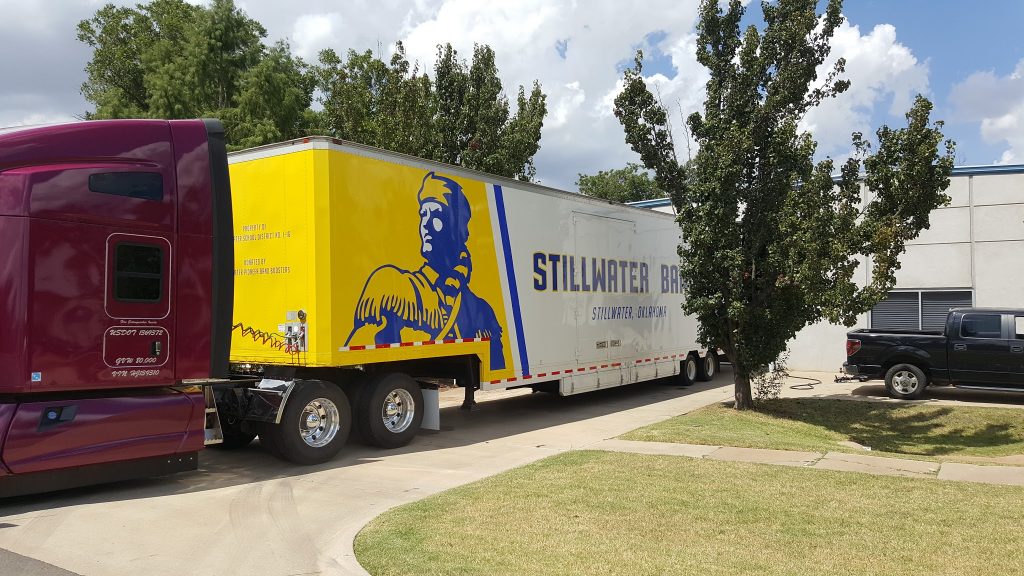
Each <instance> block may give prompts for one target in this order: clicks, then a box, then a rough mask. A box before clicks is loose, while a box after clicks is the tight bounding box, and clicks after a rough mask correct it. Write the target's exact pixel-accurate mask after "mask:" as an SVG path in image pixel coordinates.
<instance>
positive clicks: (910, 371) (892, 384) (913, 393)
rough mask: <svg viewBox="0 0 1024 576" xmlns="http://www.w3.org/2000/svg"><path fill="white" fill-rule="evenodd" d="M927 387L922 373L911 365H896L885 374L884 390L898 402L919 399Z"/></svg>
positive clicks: (926, 381) (926, 378) (926, 379)
mask: <svg viewBox="0 0 1024 576" xmlns="http://www.w3.org/2000/svg"><path fill="white" fill-rule="evenodd" d="M927 385H928V377H927V376H926V375H925V373H924V371H923V370H921V369H920V368H918V367H917V366H914V365H913V364H896V365H895V366H893V367H892V368H889V370H888V371H887V372H886V373H885V389H886V390H887V391H888V392H889V396H892V397H893V398H898V399H900V400H913V399H915V398H920V397H921V394H922V393H924V388H925V386H927Z"/></svg>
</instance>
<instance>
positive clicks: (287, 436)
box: [260, 380, 352, 465]
mask: <svg viewBox="0 0 1024 576" xmlns="http://www.w3.org/2000/svg"><path fill="white" fill-rule="evenodd" d="M295 386H297V387H298V388H296V389H295V390H293V391H292V393H291V396H290V397H289V399H288V404H287V405H286V406H285V407H284V412H283V413H282V414H281V422H280V424H264V425H262V426H261V429H260V442H261V443H264V444H266V446H267V449H268V450H269V451H270V452H271V453H272V454H274V455H275V456H277V457H279V458H282V459H284V460H288V461H289V462H294V463H295V464H302V465H309V464H322V463H324V462H327V461H328V460H330V459H331V458H334V456H335V455H337V453H338V452H339V451H340V450H341V448H342V447H343V446H344V445H345V442H346V441H347V440H348V436H349V433H351V431H352V408H351V406H350V404H349V402H348V397H347V396H346V395H345V392H344V391H342V389H341V388H339V387H338V386H336V385H334V384H330V383H328V382H320V381H317V380H308V381H302V382H296V383H295Z"/></svg>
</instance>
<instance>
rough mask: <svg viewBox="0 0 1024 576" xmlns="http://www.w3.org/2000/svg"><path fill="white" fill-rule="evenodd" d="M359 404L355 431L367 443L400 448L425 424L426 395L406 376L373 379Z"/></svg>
mask: <svg viewBox="0 0 1024 576" xmlns="http://www.w3.org/2000/svg"><path fill="white" fill-rule="evenodd" d="M365 386H366V388H365V389H364V390H363V391H362V392H361V393H360V394H359V400H358V402H357V403H356V404H357V406H356V428H357V430H358V432H359V436H360V437H361V438H362V439H363V441H365V442H366V443H368V444H372V445H374V446H380V447H381V448H399V447H401V446H405V445H406V444H408V443H409V442H411V441H412V439H413V436H415V435H416V434H417V433H418V432H419V430H420V425H421V424H422V423H423V392H422V391H421V390H420V385H419V384H417V383H416V381H415V380H413V379H412V377H410V376H409V375H407V374H403V373H401V372H389V373H383V374H380V375H378V376H376V377H374V378H371V379H370V381H369V382H367V383H366V384H365Z"/></svg>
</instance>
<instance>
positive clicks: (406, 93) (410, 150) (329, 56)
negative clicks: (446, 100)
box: [315, 42, 437, 158]
mask: <svg viewBox="0 0 1024 576" xmlns="http://www.w3.org/2000/svg"><path fill="white" fill-rule="evenodd" d="M315 74H316V79H317V87H318V88H319V91H320V94H321V96H320V103H321V104H322V105H323V117H324V124H325V128H327V130H328V132H329V133H330V134H331V135H333V136H336V137H338V138H342V139H344V140H351V141H353V142H359V143H361V144H367V145H369V146H377V147H379V148H385V149H388V150H393V151H395V152H402V153H404V154H411V155H415V156H421V157H426V158H431V157H433V155H434V147H435V143H436V141H437V138H436V137H435V136H434V135H433V134H432V133H431V128H432V123H433V118H434V99H433V96H432V92H431V83H430V79H429V78H428V77H427V76H426V75H425V74H422V73H420V71H419V68H418V67H417V66H412V65H410V63H409V61H408V59H407V58H406V56H405V48H404V47H403V46H402V43H401V42H399V43H398V44H397V46H396V49H395V53H394V55H392V57H391V60H390V62H388V63H385V62H384V61H382V60H380V59H379V58H376V57H375V56H374V55H373V53H372V52H371V51H369V50H367V51H365V52H362V53H359V52H356V51H354V50H349V51H348V56H347V58H346V59H345V60H342V59H341V58H340V57H339V56H338V55H337V53H335V52H334V50H331V49H327V50H324V51H322V52H321V53H320V63H319V65H318V66H317V67H316V70H315Z"/></svg>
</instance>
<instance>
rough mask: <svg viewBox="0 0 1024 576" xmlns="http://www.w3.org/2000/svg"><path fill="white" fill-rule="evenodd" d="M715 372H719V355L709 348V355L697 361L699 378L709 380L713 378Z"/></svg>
mask: <svg viewBox="0 0 1024 576" xmlns="http://www.w3.org/2000/svg"><path fill="white" fill-rule="evenodd" d="M715 374H718V356H716V355H715V353H714V352H711V351H710V350H709V351H708V353H707V356H704V357H703V358H700V359H699V360H698V361H697V380H700V381H701V382H707V381H709V380H713V379H714V378H715Z"/></svg>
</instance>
